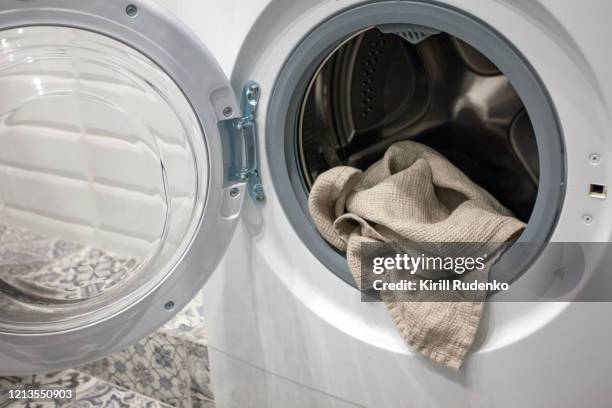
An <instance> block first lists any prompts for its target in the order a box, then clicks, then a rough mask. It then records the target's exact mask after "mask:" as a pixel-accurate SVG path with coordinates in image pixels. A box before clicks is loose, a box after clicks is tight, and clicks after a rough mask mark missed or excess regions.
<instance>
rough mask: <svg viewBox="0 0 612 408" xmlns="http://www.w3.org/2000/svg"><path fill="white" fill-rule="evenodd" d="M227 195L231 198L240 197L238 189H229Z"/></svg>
mask: <svg viewBox="0 0 612 408" xmlns="http://www.w3.org/2000/svg"><path fill="white" fill-rule="evenodd" d="M229 195H230V197H233V198H235V197H238V196H239V195H240V189H238V187H232V188H230V191H229Z"/></svg>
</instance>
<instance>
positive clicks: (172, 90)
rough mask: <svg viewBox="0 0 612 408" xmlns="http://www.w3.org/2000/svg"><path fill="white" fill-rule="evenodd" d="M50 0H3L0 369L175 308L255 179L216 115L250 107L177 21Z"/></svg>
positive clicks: (137, 330) (118, 339) (92, 353)
mask: <svg viewBox="0 0 612 408" xmlns="http://www.w3.org/2000/svg"><path fill="white" fill-rule="evenodd" d="M47 3H49V4H47ZM52 3H53V2H45V1H31V2H21V1H5V2H3V4H2V5H1V6H0V27H2V29H1V30H0V89H1V90H2V92H0V346H1V347H0V374H24V373H35V372H43V371H49V370H51V369H57V368H63V367H69V366H73V365H76V364H79V363H82V362H85V361H88V360H91V359H94V358H96V357H98V356H100V355H102V354H104V353H107V352H110V351H112V350H116V349H119V348H121V347H125V346H126V345H128V344H130V343H132V342H134V341H135V340H138V339H139V338H141V337H143V336H144V335H146V334H148V333H149V332H151V331H152V330H154V329H155V328H156V327H158V326H159V325H161V324H162V323H163V322H164V321H165V320H168V319H169V318H170V317H171V316H172V315H173V314H174V313H175V312H176V311H177V310H178V309H180V307H181V306H183V305H184V304H186V302H187V301H188V300H189V299H190V298H191V297H192V296H193V295H194V294H195V292H196V291H197V289H198V288H199V287H201V286H202V285H203V284H204V282H205V280H206V279H207V277H208V276H209V275H210V273H211V271H212V270H213V269H214V266H215V264H216V263H217V261H218V260H219V258H220V255H221V254H222V253H223V251H224V248H225V246H226V244H227V242H228V240H229V238H230V236H231V234H232V232H233V228H234V224H235V218H236V217H234V215H235V213H237V212H238V211H239V208H240V201H241V197H240V196H241V194H236V193H235V192H236V191H237V192H238V193H239V192H240V191H242V190H243V188H244V185H243V183H241V182H232V180H230V178H229V177H228V176H227V175H226V174H225V172H224V169H225V168H227V167H228V164H227V163H225V164H224V163H223V157H224V147H223V146H221V144H220V140H221V136H220V131H221V130H220V129H221V128H223V126H219V121H220V120H227V121H232V120H235V118H237V117H238V116H239V115H240V108H239V107H238V106H237V103H236V99H235V97H234V95H233V93H232V91H231V88H230V87H229V85H228V83H227V79H226V78H225V77H224V75H223V73H222V71H221V70H220V69H219V67H217V65H216V62H215V61H214V59H213V58H212V57H211V56H210V55H209V54H208V52H207V51H206V49H205V48H204V47H203V46H202V45H200V44H199V43H198V42H197V41H196V40H194V39H193V38H192V37H191V35H190V34H188V33H187V31H186V29H184V28H183V27H181V24H180V23H179V22H178V21H175V20H174V19H173V18H172V17H170V16H169V15H167V13H166V12H165V11H163V10H162V9H161V8H158V7H157V6H155V5H144V6H136V5H130V6H128V7H127V8H126V7H125V5H123V4H122V5H119V6H116V5H112V6H111V5H108V4H107V2H105V1H88V2H80V1H72V2H70V1H68V2H63V3H62V4H63V5H64V6H62V7H58V6H57V5H54V4H52ZM85 3H86V4H85ZM49 5H50V6H51V7H46V6H49ZM160 26H163V27H166V29H165V30H164V32H163V33H160V30H158V27H160ZM184 49H187V50H189V53H181V50H184ZM176 52H178V54H177V55H173V54H172V53H176ZM225 190H228V191H229V190H232V191H233V194H231V195H230V194H225ZM208 231H215V233H214V239H209V238H207V237H206V236H207V233H208ZM209 237H210V236H209ZM196 265H197V266H196Z"/></svg>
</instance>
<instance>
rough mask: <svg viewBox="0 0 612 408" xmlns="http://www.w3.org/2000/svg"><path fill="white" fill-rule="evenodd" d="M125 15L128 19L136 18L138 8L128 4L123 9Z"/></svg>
mask: <svg viewBox="0 0 612 408" xmlns="http://www.w3.org/2000/svg"><path fill="white" fill-rule="evenodd" d="M125 14H127V15H128V16H129V17H136V16H137V15H138V7H136V6H135V5H134V4H128V6H127V7H126V8H125Z"/></svg>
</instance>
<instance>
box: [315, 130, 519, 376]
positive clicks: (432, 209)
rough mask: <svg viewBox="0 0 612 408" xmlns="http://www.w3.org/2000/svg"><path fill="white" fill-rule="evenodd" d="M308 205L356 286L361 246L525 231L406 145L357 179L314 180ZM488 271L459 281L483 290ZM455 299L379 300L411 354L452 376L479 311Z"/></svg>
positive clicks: (327, 176)
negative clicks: (476, 284) (478, 285)
mask: <svg viewBox="0 0 612 408" xmlns="http://www.w3.org/2000/svg"><path fill="white" fill-rule="evenodd" d="M308 204H309V210H310V213H311V216H312V218H313V220H314V222H315V224H316V226H317V228H318V230H319V232H320V233H321V235H322V236H323V237H324V238H325V239H326V240H327V241H328V242H329V243H330V244H332V245H333V246H335V247H336V248H337V249H339V250H341V251H345V252H346V255H347V261H348V264H349V267H350V269H351V272H352V274H353V277H354V279H355V281H356V282H357V284H358V285H359V284H360V280H361V279H360V278H361V256H360V251H361V244H362V243H365V242H384V243H389V242H398V241H403V242H415V243H418V242H434V243H441V242H451V243H473V242H484V243H503V242H506V241H510V240H512V239H514V238H515V237H516V236H517V235H518V234H519V233H520V232H521V231H522V230H523V229H524V227H525V224H524V223H523V222H521V221H520V220H518V219H516V218H514V217H513V216H512V213H511V212H510V211H509V210H508V209H506V208H505V207H503V206H502V205H501V204H500V203H499V202H497V200H496V199H495V198H493V196H491V195H490V194H489V193H488V192H487V191H485V190H484V189H482V188H481V187H479V186H478V185H476V184H475V183H474V182H472V181H471V180H470V179H469V178H468V177H467V176H466V175H465V174H463V173H462V172H461V171H460V170H459V169H457V168H456V167H455V166H454V165H453V164H451V163H450V162H449V161H448V160H447V159H446V158H444V157H443V156H442V155H441V154H439V153H438V152H436V151H435V150H433V149H431V148H429V147H427V146H424V145H422V144H420V143H416V142H411V141H404V142H399V143H396V144H394V145H392V146H391V147H389V149H388V150H387V151H386V153H385V155H384V157H383V158H382V159H381V160H379V161H378V162H376V163H375V164H373V165H372V166H371V167H370V168H369V169H367V171H365V172H362V171H361V170H358V169H355V168H352V167H347V166H340V167H335V168H332V169H330V170H328V171H326V172H325V173H323V174H321V175H320V176H319V177H318V178H317V179H316V181H315V183H314V185H313V187H312V189H311V192H310V196H309V203H308ZM488 267H490V264H489V265H488ZM488 267H487V268H486V270H485V271H484V272H485V273H481V274H480V276H477V275H475V274H473V273H472V272H467V273H465V274H464V275H463V276H462V278H465V279H469V277H470V276H472V278H471V279H477V280H478V281H484V282H486V280H487V279H488ZM473 272H480V271H473ZM485 295H486V294H483V297H482V300H484V296H485ZM460 299H462V298H461V294H457V296H454V297H453V296H451V297H450V298H449V297H448V296H447V297H445V298H444V299H443V300H444V301H437V302H426V301H422V300H421V299H416V298H415V299H414V301H410V302H395V301H394V299H393V298H385V297H384V296H383V299H382V300H383V301H385V304H386V306H387V308H388V309H389V311H390V313H391V315H392V317H393V320H394V321H395V323H396V325H397V327H398V329H399V331H400V333H401V335H402V337H403V338H404V340H405V341H406V342H407V343H408V344H409V345H410V346H411V347H413V348H414V349H415V350H417V351H418V352H420V353H421V354H423V355H425V356H427V357H429V358H431V359H432V360H434V361H436V362H438V363H440V364H443V365H446V366H448V367H451V368H455V369H458V368H459V367H460V366H461V364H462V362H463V359H464V358H465V355H466V353H467V351H468V349H469V348H470V346H471V345H472V343H473V341H474V337H475V335H476V331H477V329H478V325H479V322H480V318H481V315H482V311H483V303H482V300H480V301H473V300H471V301H460Z"/></svg>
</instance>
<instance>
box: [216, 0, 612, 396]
mask: <svg viewBox="0 0 612 408" xmlns="http://www.w3.org/2000/svg"><path fill="white" fill-rule="evenodd" d="M384 3H385V2H367V1H349V0H347V1H324V0H322V1H314V0H313V1H295V2H287V1H277V2H274V1H273V2H271V3H270V4H269V6H268V7H267V8H266V9H265V10H263V12H262V14H261V15H260V17H259V20H258V21H257V22H256V23H255V24H254V25H253V27H254V28H253V30H251V32H250V33H249V34H248V36H247V38H246V40H245V45H244V47H243V49H242V51H241V53H240V55H239V57H238V59H237V61H236V65H235V67H234V70H233V76H232V82H233V85H234V87H235V89H238V87H239V86H240V84H242V83H244V82H245V81H246V80H255V81H257V83H259V84H260V86H261V89H262V96H261V100H260V106H259V115H258V118H257V125H258V129H259V137H260V139H259V143H260V144H259V149H260V152H261V154H260V175H261V178H262V182H263V185H264V188H265V191H266V196H267V198H266V204H265V205H264V206H256V205H253V204H252V203H251V202H248V203H247V204H246V206H245V208H244V211H243V214H242V218H241V221H240V225H239V227H238V232H237V234H236V236H235V239H234V240H233V241H232V244H231V246H230V249H229V252H228V256H226V257H225V258H224V260H223V262H222V265H221V269H220V270H219V273H216V274H215V275H214V276H213V277H212V278H211V280H210V281H209V283H208V284H207V286H206V288H205V299H206V304H207V307H206V310H207V313H208V316H207V317H208V321H207V323H208V327H209V333H210V337H209V345H210V349H211V362H212V378H213V383H214V387H215V394H216V398H217V400H218V402H219V404H220V405H221V406H225V405H226V406H244V405H251V406H267V407H273V406H278V407H283V406H368V407H383V406H384V407H397V406H419V407H426V406H478V407H490V406H496V407H497V406H500V407H501V406H508V407H510V406H567V407H571V406H576V405H583V406H602V405H606V404H607V403H609V401H610V400H611V399H612V393H611V391H610V389H609V386H608V381H607V380H606V374H605V373H606V372H608V370H609V369H610V367H611V366H612V354H611V353H610V351H609V347H607V343H609V340H610V339H611V338H612V330H611V329H610V328H609V327H608V325H606V324H602V323H603V322H604V321H605V320H606V318H607V316H609V314H610V312H611V311H612V307H611V306H610V304H609V303H605V302H599V303H589V302H575V301H572V299H577V298H580V299H586V300H588V299H595V297H589V296H590V294H591V293H594V292H596V291H598V290H603V291H604V292H606V291H607V292H608V293H610V292H609V290H610V288H611V287H612V281H611V277H610V275H609V269H610V265H612V263H611V262H612V258H611V254H609V253H608V252H607V251H604V250H603V249H602V248H604V247H603V246H593V247H588V248H590V249H589V251H590V252H589V253H587V254H586V255H585V256H586V259H587V262H586V267H585V269H584V273H583V274H582V275H581V277H580V278H579V279H578V281H576V282H574V283H573V284H572V289H571V290H570V291H568V292H567V293H565V295H564V296H560V297H558V298H549V299H548V300H549V301H533V302H516V301H513V302H501V301H496V302H490V303H489V304H488V305H487V311H486V313H485V316H484V318H483V322H482V324H481V329H480V331H479V335H478V338H477V340H476V344H475V346H474V349H473V352H472V353H471V354H470V355H469V357H468V358H467V360H466V363H465V365H464V366H463V367H462V368H461V369H460V370H459V371H457V372H454V371H452V370H449V369H446V368H443V367H439V366H437V365H436V364H434V363H431V362H430V361H427V360H426V359H424V358H423V357H421V356H419V355H418V354H415V353H414V352H413V351H411V350H410V348H408V347H407V346H406V345H405V344H404V342H403V341H402V339H401V337H400V336H399V334H398V332H397V330H396V328H395V325H394V323H393V321H392V320H391V318H390V317H389V315H388V313H387V310H386V308H385V306H384V305H383V304H380V303H367V302H362V299H361V297H360V294H359V292H358V291H357V290H356V289H355V288H354V287H351V285H349V284H347V283H346V282H344V281H343V280H342V279H339V278H338V277H337V276H335V275H334V274H333V273H332V272H331V271H330V269H329V267H328V265H326V264H325V262H323V261H322V260H321V259H320V257H318V256H317V255H316V254H314V253H313V251H312V248H311V247H309V246H308V245H307V244H306V243H305V242H304V239H303V236H302V235H301V234H300V232H299V226H298V227H296V225H295V223H294V221H292V220H291V219H290V218H291V215H290V213H291V209H289V210H288V209H287V207H286V206H284V205H283V200H284V198H283V196H285V195H286V194H287V191H286V190H285V188H286V185H285V184H282V183H279V181H278V180H279V178H278V177H279V176H278V174H275V172H278V171H279V170H278V169H279V167H282V166H278V165H276V164H275V163H274V161H275V160H281V159H280V158H276V157H274V155H272V154H271V152H276V150H274V149H275V147H274V146H275V145H278V144H282V143H283V140H282V138H283V136H282V135H279V134H278V133H274V132H273V131H271V129H274V128H275V125H276V124H277V123H278V122H282V121H284V120H285V118H284V117H278V116H274V114H275V113H276V112H277V111H278V110H277V107H276V106H275V100H274V98H275V97H277V96H278V95H279V94H282V93H283V92H289V91H290V90H286V89H280V90H279V89H278V87H279V86H280V85H279V84H285V82H282V81H281V80H280V79H279V78H281V77H282V75H283V71H284V70H286V69H287V66H288V65H289V63H290V61H291V60H292V59H295V58H296V55H298V57H301V56H302V55H305V54H307V53H306V52H304V53H303V54H300V51H299V48H300V46H302V45H303V44H304V43H305V42H307V40H308V38H309V37H311V36H313V35H316V32H317V29H318V28H319V29H321V27H322V26H324V25H325V24H324V23H325V22H327V21H329V20H331V19H334V18H337V17H338V16H341V15H342V14H343V13H345V12H347V11H348V10H352V9H354V8H359V7H361V6H363V5H368V6H371V7H372V8H371V9H369V10H370V11H374V10H376V8H382V7H383V4H384ZM390 3H395V5H397V3H403V2H390ZM425 3H429V4H430V5H431V4H433V5H434V6H435V7H440V8H441V9H448V8H450V9H452V10H455V11H459V12H460V13H462V14H466V15H469V16H471V17H474V18H476V19H477V20H479V21H480V22H486V24H487V25H488V26H490V27H492V28H493V29H494V30H495V31H496V32H497V33H499V34H500V35H501V36H502V37H503V38H505V39H506V40H507V42H509V43H510V44H512V46H513V47H514V48H515V49H516V50H518V53H519V54H520V55H522V56H523V57H524V58H525V59H526V60H527V61H528V63H529V64H530V66H531V67H532V69H533V70H534V71H535V73H536V74H537V76H538V77H539V80H540V81H541V83H542V84H543V86H544V87H545V89H546V90H547V92H548V94H549V97H550V101H551V104H552V106H553V107H554V111H555V112H556V117H557V119H558V124H559V126H560V129H561V134H562V137H563V145H564V155H565V159H564V160H565V166H566V168H565V171H566V178H565V180H564V181H563V187H564V193H563V204H562V206H561V208H560V211H559V212H558V214H557V216H556V217H557V218H556V223H555V226H554V228H553V229H552V233H551V235H550V237H549V239H550V241H553V242H608V241H610V231H611V228H610V225H611V222H612V219H611V218H610V211H609V207H610V202H609V200H601V199H594V198H593V197H591V196H590V195H589V185H590V184H592V183H599V184H603V185H606V184H607V183H608V177H609V174H610V170H611V169H610V166H611V163H612V162H611V161H610V160H609V159H608V157H610V154H612V140H611V139H610V138H609V134H610V126H611V122H610V115H611V113H612V111H611V110H610V103H611V100H612V79H611V78H610V76H609V75H608V68H607V67H609V66H610V64H611V63H612V53H611V52H610V51H609V50H607V49H606V47H605V46H604V44H605V41H606V40H605V39H606V38H609V37H610V34H612V33H610V32H609V31H610V28H609V26H608V25H607V24H606V17H605V16H606V15H607V14H608V11H610V10H611V9H610V4H609V3H607V2H605V1H592V2H589V4H588V6H587V5H585V4H580V5H579V4H577V3H576V2H571V1H561V2H560V1H539V2H514V1H490V2H482V1H477V0H474V1H441V2H425ZM391 7H393V5H391ZM373 13H374V12H373ZM374 14H375V13H374ZM365 20H367V18H366V19H365ZM364 28H365V27H364ZM436 28H438V29H440V27H436ZM325 29H326V30H329V31H328V32H326V34H325V35H327V36H328V38H330V37H333V36H334V28H333V25H329V26H327V28H325ZM321 30H324V29H321ZM313 33H315V34H313ZM337 40H340V39H339V38H337ZM296 50H298V51H296ZM302 62H303V64H304V65H307V64H308V63H309V62H308V61H306V60H303V61H302ZM296 65H299V64H298V63H296ZM519 92H520V91H519ZM528 109H529V106H528ZM594 153H595V154H597V155H598V156H599V157H600V158H601V160H600V161H599V162H598V163H596V164H594V163H593V162H592V160H591V159H592V157H593V156H592V155H593V154H594ZM539 199H540V198H539ZM549 211H554V208H550V209H549ZM596 248H599V249H596ZM558 256H559V255H558V253H555V251H554V250H549V251H544V252H543V253H542V255H541V256H540V257H539V258H538V259H537V260H536V261H535V262H534V263H533V264H532V265H531V266H530V267H529V268H528V269H527V270H526V271H525V272H524V273H523V274H522V275H521V277H520V278H519V279H518V280H516V281H515V282H514V283H513V285H512V287H511V290H510V292H509V293H508V294H506V295H501V294H500V295H496V296H498V297H497V298H496V300H502V299H503V298H502V297H501V296H509V298H508V299H511V298H512V299H516V298H515V297H514V298H513V297H512V296H513V295H512V294H511V293H520V292H521V291H525V292H526V293H527V292H529V291H530V290H531V291H532V293H533V288H541V287H542V282H549V283H551V282H552V281H554V279H556V278H553V275H552V273H553V272H552V271H553V270H555V269H556V268H555V267H554V266H555V265H557V266H558V263H559V262H563V261H559V259H558ZM559 279H561V280H563V278H559ZM537 291H538V290H535V292H537ZM533 299H537V298H536V297H534V298H533ZM539 299H541V298H539Z"/></svg>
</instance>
